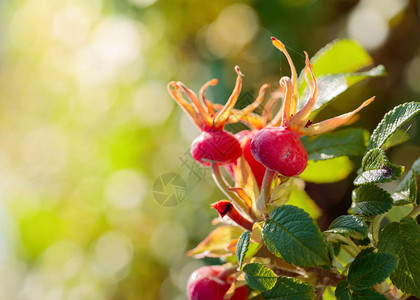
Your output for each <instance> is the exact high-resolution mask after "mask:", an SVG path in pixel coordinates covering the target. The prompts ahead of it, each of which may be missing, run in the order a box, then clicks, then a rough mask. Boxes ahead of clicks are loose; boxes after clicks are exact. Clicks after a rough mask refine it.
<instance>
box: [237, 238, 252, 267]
mask: <svg viewBox="0 0 420 300" xmlns="http://www.w3.org/2000/svg"><path fill="white" fill-rule="evenodd" d="M249 234H250V232H249V231H245V232H244V233H242V234H241V236H240V237H239V239H238V243H237V245H236V259H237V260H238V264H239V268H241V266H242V262H243V260H244V258H245V255H246V253H247V251H248V247H249Z"/></svg>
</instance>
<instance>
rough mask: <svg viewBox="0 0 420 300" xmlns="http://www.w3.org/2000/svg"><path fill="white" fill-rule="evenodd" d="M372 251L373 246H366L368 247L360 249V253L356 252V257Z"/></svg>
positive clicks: (373, 250)
mask: <svg viewBox="0 0 420 300" xmlns="http://www.w3.org/2000/svg"><path fill="white" fill-rule="evenodd" d="M373 252H375V248H373V247H368V248H366V249H363V250H362V251H360V253H359V254H357V257H358V258H361V257H363V256H365V255H366V254H369V253H373Z"/></svg>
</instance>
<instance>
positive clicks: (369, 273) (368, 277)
mask: <svg viewBox="0 0 420 300" xmlns="http://www.w3.org/2000/svg"><path fill="white" fill-rule="evenodd" d="M397 261H398V260H397V257H396V256H395V255H394V254H392V253H374V252H373V253H368V254H364V255H362V256H361V257H359V256H357V257H356V259H355V260H354V261H353V262H352V264H351V265H350V268H349V275H348V282H349V285H350V288H351V289H352V290H354V291H357V290H365V289H369V288H371V287H373V286H374V285H376V284H378V283H381V282H382V281H384V280H385V279H386V278H387V277H388V276H389V275H390V274H391V273H392V271H394V269H395V267H396V265H397Z"/></svg>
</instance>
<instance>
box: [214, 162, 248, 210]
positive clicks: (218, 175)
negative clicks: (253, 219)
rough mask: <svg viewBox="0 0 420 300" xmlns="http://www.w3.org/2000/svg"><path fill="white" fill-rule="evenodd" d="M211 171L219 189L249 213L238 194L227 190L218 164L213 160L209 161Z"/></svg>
mask: <svg viewBox="0 0 420 300" xmlns="http://www.w3.org/2000/svg"><path fill="white" fill-rule="evenodd" d="M211 171H212V174H213V179H214V181H215V182H216V184H217V186H218V187H219V189H221V190H222V191H223V193H224V194H225V195H226V196H227V197H228V198H229V199H230V200H232V202H233V203H234V204H235V205H236V206H237V207H238V208H239V209H240V210H241V211H242V212H243V213H245V214H246V215H247V216H249V215H250V213H252V212H250V210H249V209H248V207H247V206H246V204H245V203H244V202H243V201H242V199H241V198H239V196H238V195H236V194H235V193H234V192H232V191H230V190H229V187H228V185H227V183H226V181H225V179H224V178H223V176H222V173H221V172H220V168H219V165H218V164H217V163H215V162H212V163H211Z"/></svg>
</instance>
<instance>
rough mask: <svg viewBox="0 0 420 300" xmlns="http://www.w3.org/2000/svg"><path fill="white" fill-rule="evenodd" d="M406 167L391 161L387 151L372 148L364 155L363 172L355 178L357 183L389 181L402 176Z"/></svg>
mask: <svg viewBox="0 0 420 300" xmlns="http://www.w3.org/2000/svg"><path fill="white" fill-rule="evenodd" d="M403 171H404V167H402V166H398V165H394V164H392V163H390V162H389V160H388V158H387V157H386V155H385V152H384V151H383V150H381V149H372V150H370V151H369V152H368V153H366V155H365V156H364V157H363V160H362V173H361V174H360V175H359V176H357V177H356V179H355V180H354V184H355V185H361V184H366V183H370V182H373V183H377V182H389V181H392V180H395V179H396V178H398V177H400V176H401V174H402V172H403Z"/></svg>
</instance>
